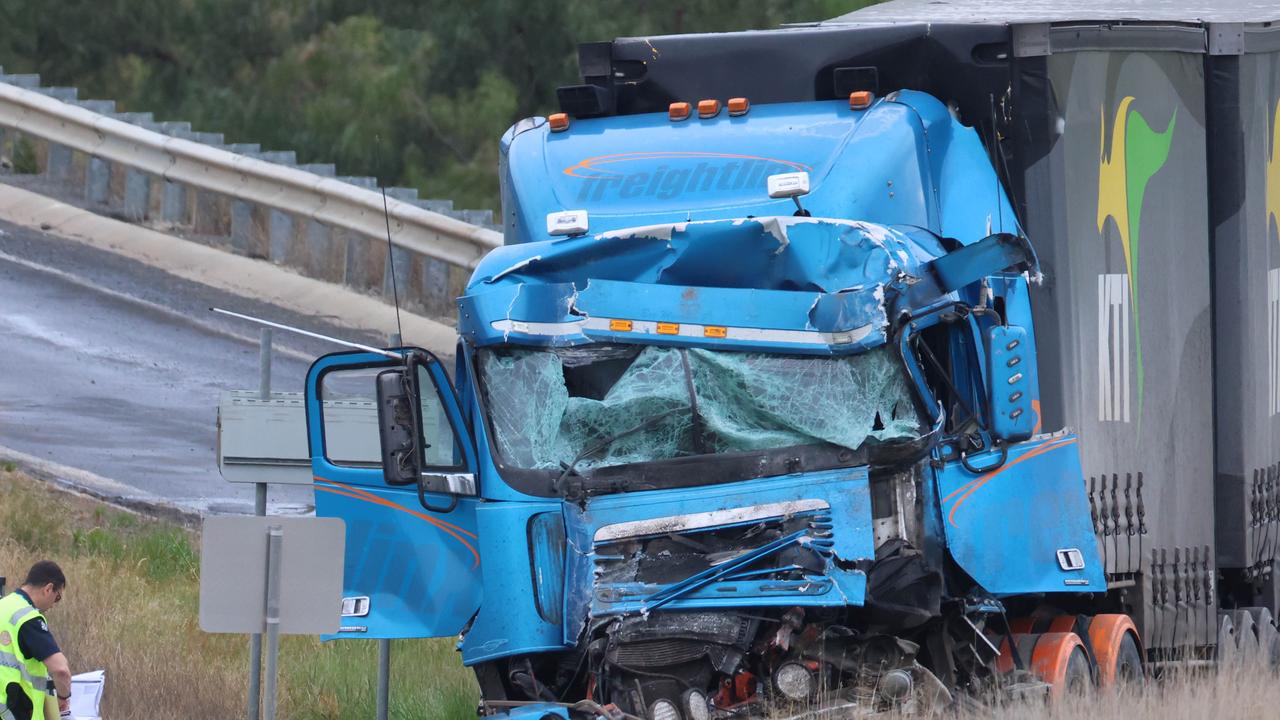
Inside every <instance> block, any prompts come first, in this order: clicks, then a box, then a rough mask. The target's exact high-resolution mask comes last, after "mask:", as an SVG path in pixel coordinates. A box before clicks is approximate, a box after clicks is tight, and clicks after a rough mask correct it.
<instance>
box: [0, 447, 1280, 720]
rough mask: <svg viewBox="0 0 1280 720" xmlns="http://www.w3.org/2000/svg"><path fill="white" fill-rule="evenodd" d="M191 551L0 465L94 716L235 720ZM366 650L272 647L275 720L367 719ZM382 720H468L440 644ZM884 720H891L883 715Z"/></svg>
mask: <svg viewBox="0 0 1280 720" xmlns="http://www.w3.org/2000/svg"><path fill="white" fill-rule="evenodd" d="M198 547H199V542H198V537H197V535H196V533H194V532H193V531H191V530H189V529H186V528H183V527H180V526H177V525H174V524H170V523H165V522H160V521H156V520H152V519H149V518H146V517H143V516H140V515H137V514H134V513H131V512H127V511H123V510H119V509H116V508H114V507H111V506H109V505H105V504H103V503H99V502H97V501H95V500H93V499H90V498H86V497H83V496H80V495H75V494H72V493H68V492H64V491H61V490H57V489H54V488H52V487H50V486H48V485H46V484H45V483H43V482H40V481H36V480H32V479H31V478H29V477H27V476H25V475H24V474H22V473H21V472H20V471H17V470H16V469H15V468H10V467H6V466H4V465H0V575H6V576H7V577H8V585H7V589H9V590H12V589H13V588H14V587H15V586H16V585H17V584H18V582H20V580H21V575H22V573H23V572H25V571H26V569H27V567H29V566H30V564H31V563H32V562H34V561H35V560H38V559H41V558H46V557H47V558H51V559H54V560H57V561H58V562H59V563H60V564H61V565H62V566H63V568H64V570H66V572H67V576H68V583H69V584H68V588H67V593H66V595H65V596H64V599H63V601H62V602H61V603H60V604H59V605H58V606H57V607H55V608H54V610H53V611H52V612H51V613H50V614H49V622H50V627H51V628H52V630H53V632H54V635H55V637H57V638H58V641H59V643H60V644H61V645H62V648H63V650H64V651H65V652H66V654H67V656H68V659H69V660H70V662H71V666H72V669H73V671H76V672H79V671H85V670H94V669H104V670H106V672H107V685H106V693H105V695H104V698H103V707H102V710H103V713H102V715H103V717H104V718H106V719H107V720H122V719H126V718H135V717H144V716H148V715H153V714H155V713H156V712H157V711H159V712H160V713H161V714H162V715H164V716H166V717H180V718H205V717H244V716H245V698H246V688H247V676H248V639H247V638H246V637H244V636H240V635H211V634H208V633H205V632H203V631H202V630H200V628H199V625H198V621H197V617H198V609H199V557H198V552H197V548H198ZM376 668H377V647H376V645H375V644H374V643H372V642H368V641H364V642H361V641H342V642H329V643H322V642H320V641H319V640H318V639H316V638H312V637H303V636H288V637H285V638H283V642H282V643H281V653H280V670H281V676H280V717H282V718H288V719H289V720H347V719H350V720H357V719H359V720H366V719H367V718H369V717H372V715H373V711H374V688H375V683H376V672H377V670H376ZM391 683H392V693H391V713H390V714H391V717H393V718H397V720H408V719H409V718H432V719H433V720H434V719H440V720H463V719H464V718H468V719H469V718H474V717H475V707H476V700H477V697H478V691H477V689H476V685H475V680H474V677H473V676H472V674H471V673H470V671H468V670H466V669H464V668H463V667H462V665H461V663H460V662H459V660H458V656H457V653H456V652H455V651H454V649H453V641H452V640H451V639H442V640H406V641H397V642H395V643H393V644H392V672H391ZM949 716H951V717H955V718H958V719H959V720H978V719H979V718H988V717H996V718H1001V719H1002V720H1006V719H1007V720H1201V719H1202V718H1232V719H1235V718H1242V719H1249V720H1252V719H1254V718H1258V719H1262V718H1274V717H1278V716H1280V680H1278V679H1277V677H1276V676H1274V675H1271V674H1267V673H1264V672H1256V673H1255V672H1250V671H1245V670H1235V671H1226V672H1221V673H1213V672H1202V673H1185V674H1183V675H1182V676H1181V677H1177V678H1166V679H1164V680H1161V681H1149V682H1148V683H1147V685H1146V687H1145V689H1143V690H1141V691H1139V692H1125V693H1120V694H1102V693H1095V694H1094V695H1093V696H1092V697H1087V698H1070V699H1068V700H1066V701H1065V702H1062V703H1059V704H1056V705H1053V706H1051V707H1045V705H1043V704H1042V703H1038V702H1037V703H1026V704H1014V705H1010V706H1006V707H1002V708H999V709H998V710H995V711H991V710H984V711H981V712H974V713H967V712H964V711H960V712H956V713H954V714H950V715H949ZM887 717H893V715H892V714H891V715H889V716H887Z"/></svg>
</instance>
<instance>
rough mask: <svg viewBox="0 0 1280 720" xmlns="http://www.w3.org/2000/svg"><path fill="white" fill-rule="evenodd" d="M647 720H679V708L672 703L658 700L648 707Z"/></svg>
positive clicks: (663, 699)
mask: <svg viewBox="0 0 1280 720" xmlns="http://www.w3.org/2000/svg"><path fill="white" fill-rule="evenodd" d="M649 720H681V717H680V708H678V707H676V704H675V702H674V701H672V700H668V699H667V698H660V699H658V700H655V701H653V704H652V705H650V706H649Z"/></svg>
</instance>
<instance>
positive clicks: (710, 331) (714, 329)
mask: <svg viewBox="0 0 1280 720" xmlns="http://www.w3.org/2000/svg"><path fill="white" fill-rule="evenodd" d="M702 335H703V336H704V337H710V338H722V337H728V336H729V328H727V327H721V326H719V325H707V326H706V327H704V328H702Z"/></svg>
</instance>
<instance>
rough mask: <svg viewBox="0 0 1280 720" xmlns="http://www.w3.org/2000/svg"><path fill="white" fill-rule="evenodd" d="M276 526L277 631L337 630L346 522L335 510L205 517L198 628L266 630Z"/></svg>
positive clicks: (201, 554)
mask: <svg viewBox="0 0 1280 720" xmlns="http://www.w3.org/2000/svg"><path fill="white" fill-rule="evenodd" d="M273 526H278V527H279V528H280V530H281V544H280V546H281V550H280V598H279V603H280V632H282V633H286V634H296V635H320V634H327V633H336V632H337V631H338V626H339V625H340V623H341V619H342V557H343V551H344V548H345V542H346V524H345V523H343V522H342V520H339V519H338V518H315V517H281V516H267V517H257V516H234V517H209V518H205V521H204V533H203V539H202V544H201V550H200V628H201V629H202V630H204V631H205V632H218V633H261V632H264V629H265V627H264V626H265V619H266V611H265V607H266V602H265V598H266V591H267V545H268V531H269V530H270V528H271V527H273Z"/></svg>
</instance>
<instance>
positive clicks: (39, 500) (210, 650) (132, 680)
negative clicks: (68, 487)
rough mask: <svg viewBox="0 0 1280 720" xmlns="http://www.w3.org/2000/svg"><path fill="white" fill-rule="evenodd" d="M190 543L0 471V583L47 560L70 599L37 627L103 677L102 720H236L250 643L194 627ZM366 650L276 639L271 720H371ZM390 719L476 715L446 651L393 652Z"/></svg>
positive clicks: (411, 645) (403, 646)
mask: <svg viewBox="0 0 1280 720" xmlns="http://www.w3.org/2000/svg"><path fill="white" fill-rule="evenodd" d="M198 546H199V543H198V538H197V537H196V535H195V534H194V533H193V532H191V531H189V530H187V529H184V528H181V527H177V526H174V525H171V524H167V523H163V522H158V521H153V520H149V519H146V518H143V517H141V516H138V515H135V514H133V513H129V512H125V511H121V510H118V509H115V508H112V507H110V506H107V505H104V504H102V503H99V502H97V501H95V500H92V499H89V498H85V497H81V496H79V495H74V494H70V493H66V492H62V491H59V490H56V489H53V488H50V487H49V486H47V485H45V484H44V483H41V482H38V481H35V480H32V479H30V478H28V477H27V476H25V475H23V474H22V473H21V472H18V471H17V470H16V469H14V468H12V467H11V466H3V467H0V575H7V576H8V578H9V586H8V587H9V589H12V588H13V587H14V586H15V585H16V583H17V582H18V581H20V580H21V575H22V573H24V572H25V571H26V569H27V567H29V566H30V565H31V563H32V562H34V561H35V560H38V559H40V558H45V557H48V558H51V559H54V560H56V561H57V562H58V563H59V564H61V565H62V567H63V569H64V570H65V571H66V573H67V579H68V589H67V592H66V594H65V596H64V598H63V600H62V602H61V603H60V604H59V605H58V606H57V607H55V608H54V609H53V611H52V612H50V613H49V624H50V627H51V629H52V630H53V632H54V635H55V637H57V638H58V641H59V644H60V645H61V646H62V648H63V650H64V651H65V652H66V654H67V657H68V659H69V660H70V662H71V667H72V670H73V672H79V671H84V670H91V669H105V670H106V672H107V686H106V687H107V689H106V694H105V696H104V698H103V708H102V709H103V717H104V718H108V720H121V719H124V718H135V717H144V716H148V715H155V714H156V712H157V711H159V712H160V714H161V715H164V716H166V717H178V718H204V717H227V718H231V717H244V715H245V698H246V697H247V694H246V693H247V690H246V688H247V684H248V683H247V676H248V655H249V653H248V639H247V638H246V637H245V636H240V635H210V634H208V633H205V632H203V631H201V630H200V628H199V625H198V621H197V617H198V608H199V557H198V555H197V552H196V548H198ZM376 659H377V648H376V646H375V644H374V643H371V642H359V641H343V642H330V643H321V642H320V641H319V640H317V639H315V638H310V637H301V636H290V637H286V638H284V639H283V642H282V646H281V651H280V671H281V675H280V689H281V693H280V715H281V716H282V717H284V718H289V719H290V720H295V719H308V720H309V719H316V720H319V719H325V720H330V719H333V720H336V719H338V718H351V719H353V720H354V719H356V718H359V719H360V720H365V719H366V718H369V717H372V716H373V709H374V685H375V682H376V668H377V662H376ZM391 682H392V700H391V715H392V717H395V718H419V717H431V718H457V719H459V720H461V719H462V718H474V717H475V703H476V699H477V697H478V691H477V689H476V687H475V681H474V679H473V676H472V674H471V672H470V671H469V670H466V669H465V668H463V667H462V665H461V663H460V662H459V661H458V655H457V653H456V652H455V651H454V650H453V642H452V641H451V640H412V641H408V640H407V641H397V642H396V643H393V646H392V675H391Z"/></svg>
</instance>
